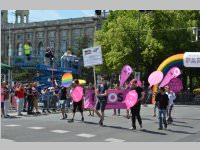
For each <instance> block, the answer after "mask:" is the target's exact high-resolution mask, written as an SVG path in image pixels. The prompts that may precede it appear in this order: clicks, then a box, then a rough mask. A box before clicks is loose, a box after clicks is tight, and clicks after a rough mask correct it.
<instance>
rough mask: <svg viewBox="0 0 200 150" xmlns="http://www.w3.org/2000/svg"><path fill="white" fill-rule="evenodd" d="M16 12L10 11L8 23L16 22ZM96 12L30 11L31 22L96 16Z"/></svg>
mask: <svg viewBox="0 0 200 150" xmlns="http://www.w3.org/2000/svg"><path fill="white" fill-rule="evenodd" d="M14 12H15V10H9V11H8V22H10V23H14V22H15V14H14ZM94 15H95V11H94V10H30V11H29V22H38V21H46V20H57V19H68V18H78V17H88V16H94Z"/></svg>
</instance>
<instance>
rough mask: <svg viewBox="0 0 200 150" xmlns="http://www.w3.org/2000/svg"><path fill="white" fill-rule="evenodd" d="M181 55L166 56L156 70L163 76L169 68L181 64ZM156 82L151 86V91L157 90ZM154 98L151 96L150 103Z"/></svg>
mask: <svg viewBox="0 0 200 150" xmlns="http://www.w3.org/2000/svg"><path fill="white" fill-rule="evenodd" d="M183 56H184V54H176V55H173V56H170V57H168V58H167V59H165V60H164V61H163V62H162V63H161V64H160V66H159V67H158V69H157V71H161V72H162V73H163V75H164V76H165V75H166V74H167V72H168V71H169V69H170V68H172V67H175V66H177V67H179V66H183ZM157 89H158V84H157V85H154V86H153V93H155V92H157ZM154 101H155V98H154V97H153V98H152V103H153V104H154Z"/></svg>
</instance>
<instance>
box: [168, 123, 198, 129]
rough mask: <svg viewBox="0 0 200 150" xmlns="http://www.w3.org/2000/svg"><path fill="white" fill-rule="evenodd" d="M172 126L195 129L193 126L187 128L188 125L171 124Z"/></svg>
mask: <svg viewBox="0 0 200 150" xmlns="http://www.w3.org/2000/svg"><path fill="white" fill-rule="evenodd" d="M171 125H172V126H177V127H186V128H191V129H193V128H194V127H192V126H186V125H178V124H174V123H173V124H171Z"/></svg>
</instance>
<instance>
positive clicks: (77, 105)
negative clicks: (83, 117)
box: [73, 100, 83, 113]
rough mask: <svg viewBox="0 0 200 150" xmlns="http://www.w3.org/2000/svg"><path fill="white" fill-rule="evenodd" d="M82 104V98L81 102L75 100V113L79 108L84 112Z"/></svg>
mask: <svg viewBox="0 0 200 150" xmlns="http://www.w3.org/2000/svg"><path fill="white" fill-rule="evenodd" d="M82 104H83V103H82V100H80V101H79V102H73V113H75V112H76V110H77V108H78V110H79V111H80V112H81V113H82V112H83V108H82Z"/></svg>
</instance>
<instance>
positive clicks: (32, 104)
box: [27, 98, 34, 113]
mask: <svg viewBox="0 0 200 150" xmlns="http://www.w3.org/2000/svg"><path fill="white" fill-rule="evenodd" d="M27 100H28V113H32V112H33V106H34V103H33V98H28V99H27Z"/></svg>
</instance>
